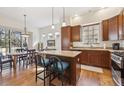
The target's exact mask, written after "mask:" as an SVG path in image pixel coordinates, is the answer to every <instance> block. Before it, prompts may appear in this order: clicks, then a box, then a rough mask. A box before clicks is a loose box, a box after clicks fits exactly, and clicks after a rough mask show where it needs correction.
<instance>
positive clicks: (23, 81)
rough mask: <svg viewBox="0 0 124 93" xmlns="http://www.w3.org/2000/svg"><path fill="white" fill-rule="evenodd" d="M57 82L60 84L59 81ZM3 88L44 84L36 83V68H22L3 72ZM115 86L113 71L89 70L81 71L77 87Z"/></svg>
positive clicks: (1, 78)
mask: <svg viewBox="0 0 124 93" xmlns="http://www.w3.org/2000/svg"><path fill="white" fill-rule="evenodd" d="M55 82H58V81H57V80H56V81H55ZM0 85H1V86H5V85H6V86H42V85H43V82H42V81H41V80H38V82H37V83H36V82H35V67H34V66H30V67H29V68H23V67H21V68H20V69H18V70H17V71H16V72H14V71H13V70H11V71H10V70H9V69H7V70H3V73H2V74H0ZM113 85H115V84H114V82H113V80H112V76H111V71H110V70H108V69H104V70H103V73H98V72H92V71H88V70H83V69H82V70H81V75H80V79H79V80H78V82H77V86H113Z"/></svg>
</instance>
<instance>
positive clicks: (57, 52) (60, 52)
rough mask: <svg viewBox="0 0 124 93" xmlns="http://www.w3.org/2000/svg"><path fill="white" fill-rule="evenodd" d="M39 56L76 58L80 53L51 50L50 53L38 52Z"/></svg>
mask: <svg viewBox="0 0 124 93" xmlns="http://www.w3.org/2000/svg"><path fill="white" fill-rule="evenodd" d="M38 53H39V54H49V55H56V56H64V57H76V56H77V55H79V54H80V53H81V51H63V50H61V51H59V50H52V51H40V52H38Z"/></svg>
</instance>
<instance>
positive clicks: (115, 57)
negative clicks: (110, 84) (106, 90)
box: [111, 52, 124, 86]
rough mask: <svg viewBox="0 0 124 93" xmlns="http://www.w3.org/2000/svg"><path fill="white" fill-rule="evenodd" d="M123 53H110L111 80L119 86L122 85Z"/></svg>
mask: <svg viewBox="0 0 124 93" xmlns="http://www.w3.org/2000/svg"><path fill="white" fill-rule="evenodd" d="M123 54H124V53H120V52H119V53H117V52H115V53H112V54H111V69H112V78H113V80H114V81H115V83H116V84H117V85H119V86H121V85H124V65H123V64H124V59H123Z"/></svg>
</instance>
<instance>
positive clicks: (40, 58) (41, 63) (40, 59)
mask: <svg viewBox="0 0 124 93" xmlns="http://www.w3.org/2000/svg"><path fill="white" fill-rule="evenodd" d="M35 58H36V65H39V66H43V67H45V60H44V57H43V56H42V55H39V54H37V55H35Z"/></svg>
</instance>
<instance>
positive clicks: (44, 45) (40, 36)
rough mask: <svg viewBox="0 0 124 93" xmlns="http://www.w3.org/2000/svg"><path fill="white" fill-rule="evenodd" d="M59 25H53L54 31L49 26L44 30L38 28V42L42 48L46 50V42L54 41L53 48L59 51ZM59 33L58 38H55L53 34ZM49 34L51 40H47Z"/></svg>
mask: <svg viewBox="0 0 124 93" xmlns="http://www.w3.org/2000/svg"><path fill="white" fill-rule="evenodd" d="M60 31H61V25H60V24H57V25H55V29H54V30H52V29H51V26H47V27H44V28H40V29H39V38H40V42H41V43H43V48H46V46H47V40H55V48H56V49H58V50H60V49H61V32H60ZM56 32H57V33H59V34H60V35H59V36H57V37H56V36H55V33H56ZM49 33H51V34H53V37H52V38H48V34H49ZM43 34H45V37H43V36H42V35H43Z"/></svg>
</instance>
